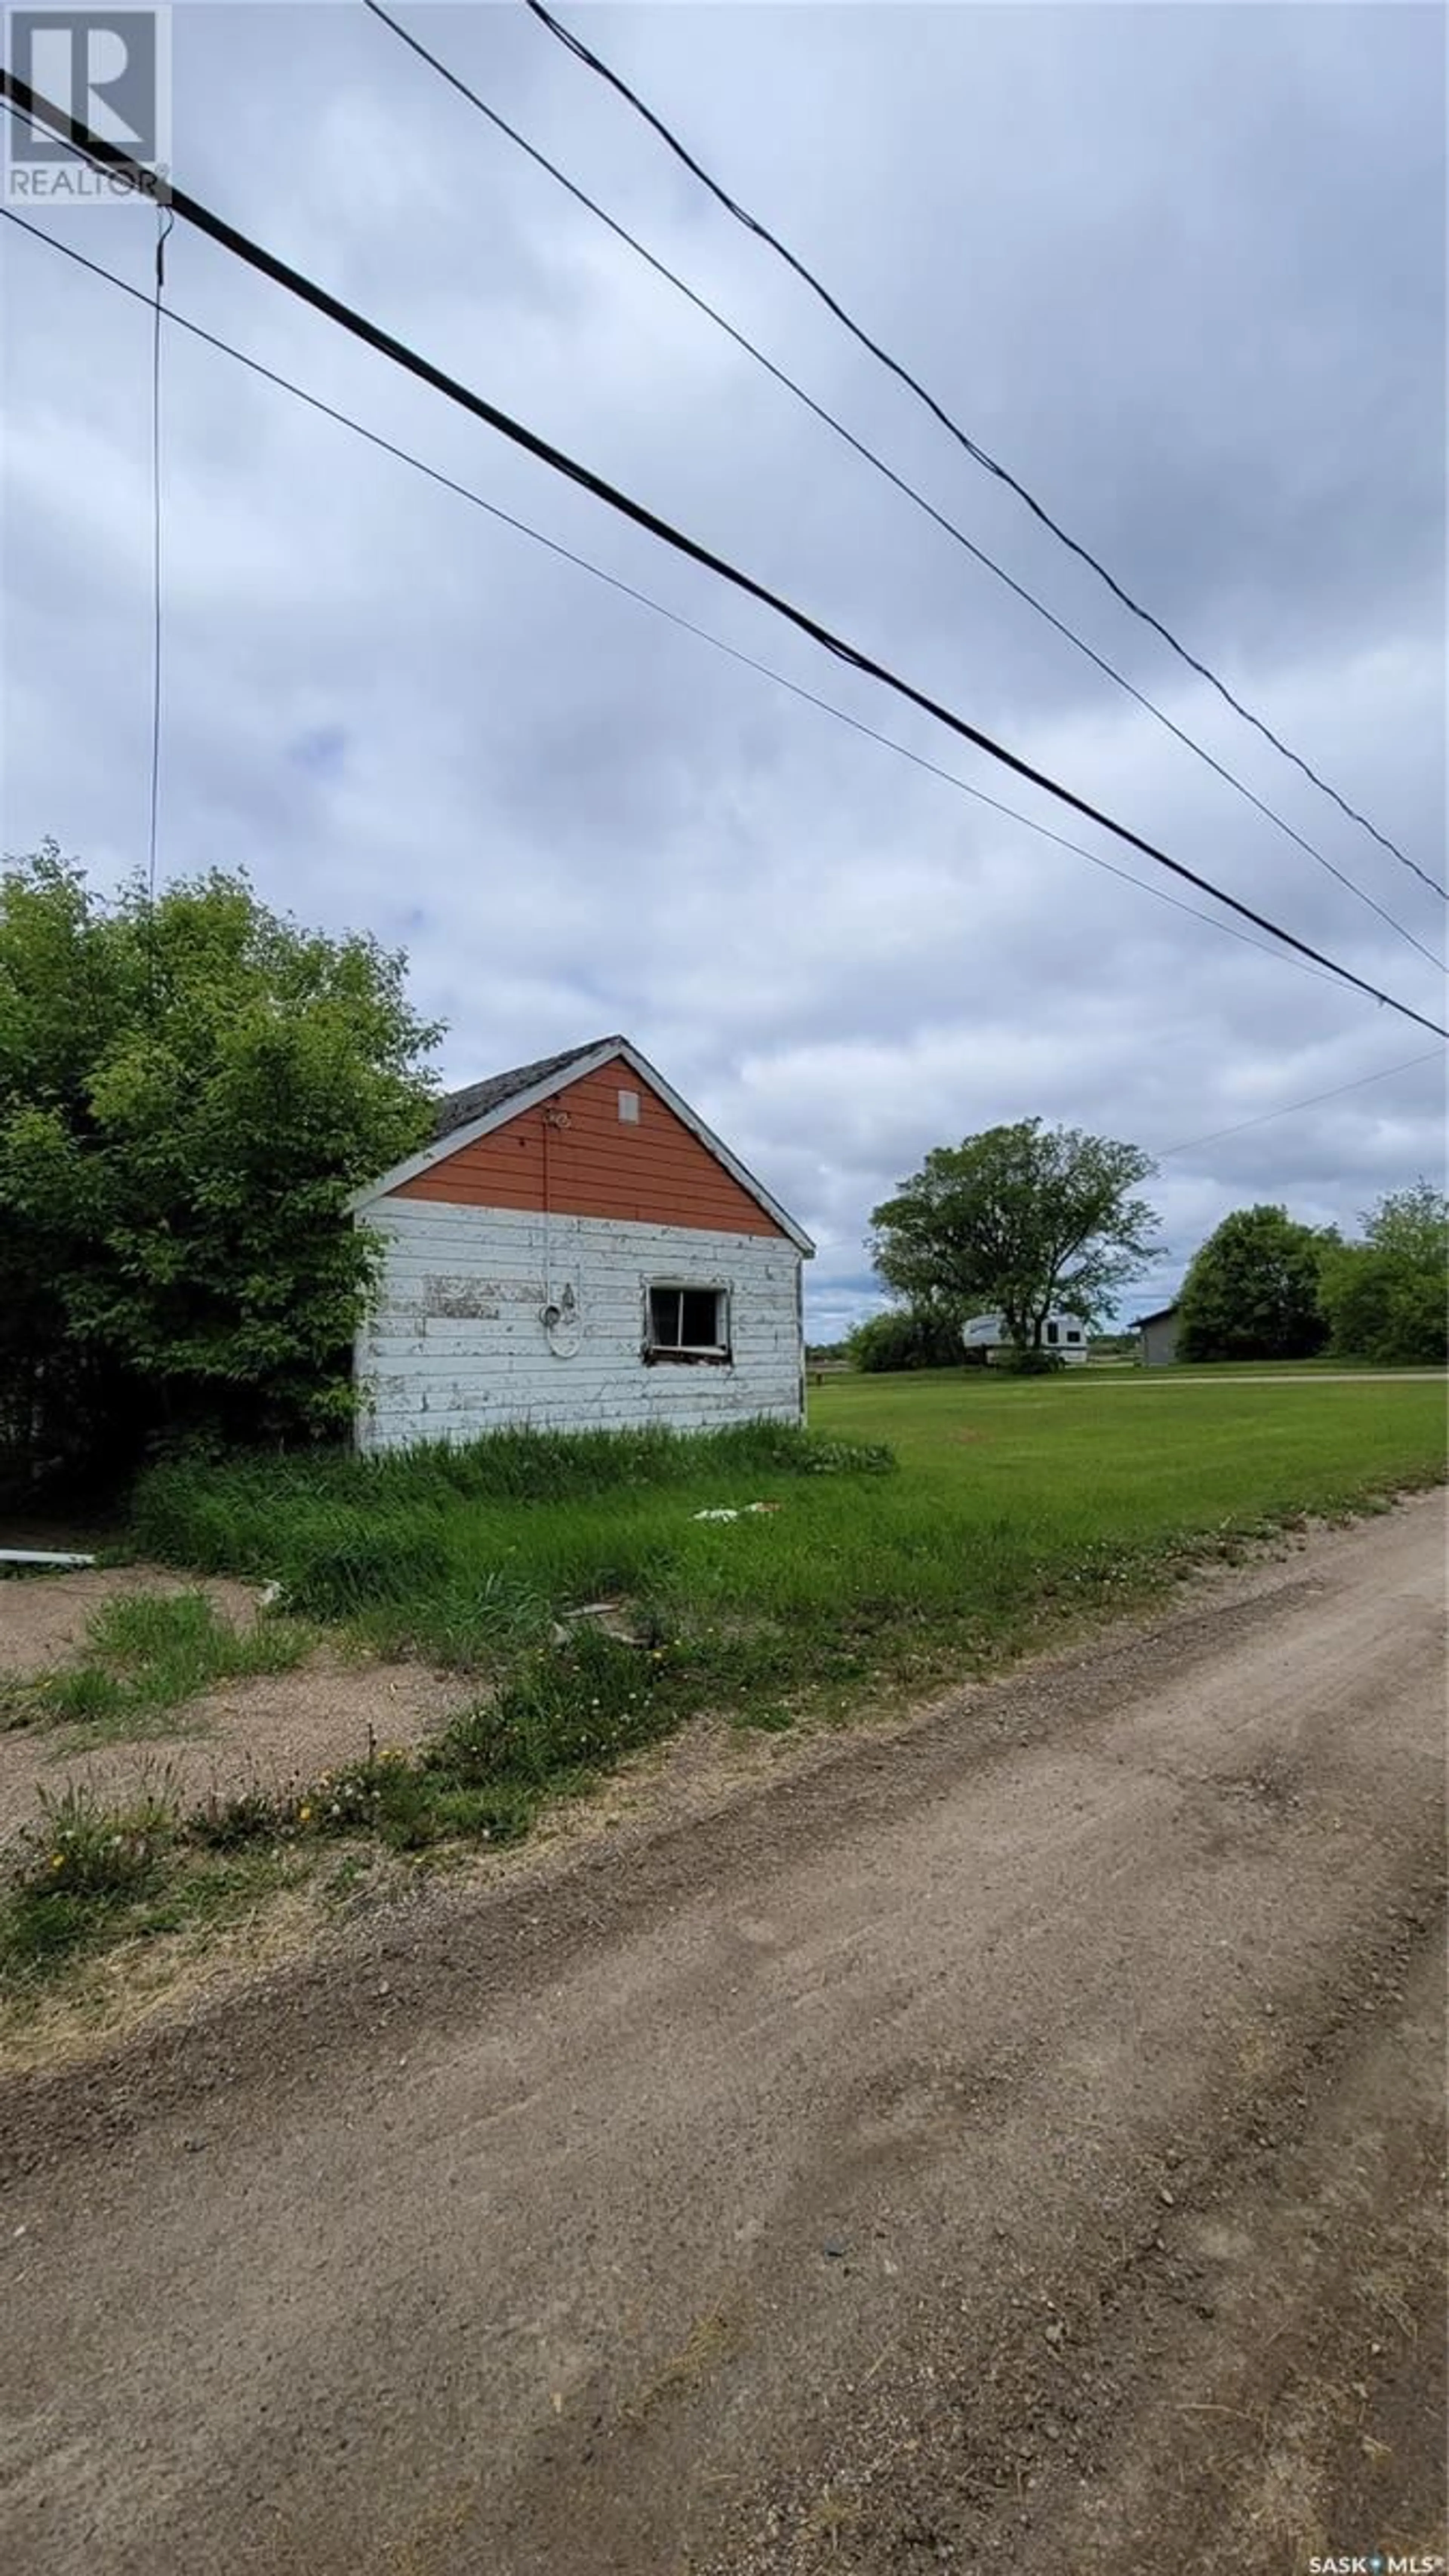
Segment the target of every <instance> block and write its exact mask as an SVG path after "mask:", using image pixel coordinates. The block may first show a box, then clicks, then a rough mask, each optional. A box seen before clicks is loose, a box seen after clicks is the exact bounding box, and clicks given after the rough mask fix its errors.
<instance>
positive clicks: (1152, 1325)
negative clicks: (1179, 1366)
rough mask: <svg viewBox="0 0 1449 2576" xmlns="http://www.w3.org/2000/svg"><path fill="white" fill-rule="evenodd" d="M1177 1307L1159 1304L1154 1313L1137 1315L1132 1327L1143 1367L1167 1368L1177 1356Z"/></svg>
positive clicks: (1174, 1302)
mask: <svg viewBox="0 0 1449 2576" xmlns="http://www.w3.org/2000/svg"><path fill="white" fill-rule="evenodd" d="M1177 1323H1178V1307H1177V1302H1176V1300H1175V1299H1174V1301H1173V1303H1172V1304H1171V1305H1170V1306H1160V1307H1159V1308H1158V1310H1157V1313H1156V1314H1155V1315H1139V1316H1138V1318H1137V1321H1136V1323H1135V1324H1134V1325H1133V1327H1132V1329H1133V1331H1134V1333H1135V1334H1136V1335H1137V1349H1138V1355H1139V1357H1140V1358H1141V1361H1142V1365H1143V1367H1144V1368H1167V1367H1169V1366H1170V1365H1171V1363H1172V1361H1174V1360H1175V1359H1176V1357H1177Z"/></svg>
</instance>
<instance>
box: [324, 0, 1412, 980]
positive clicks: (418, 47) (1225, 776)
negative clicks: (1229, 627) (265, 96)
mask: <svg viewBox="0 0 1449 2576" xmlns="http://www.w3.org/2000/svg"><path fill="white" fill-rule="evenodd" d="M362 5H363V7H364V8H365V9H366V10H368V12H369V13H370V15H371V16H372V17H374V18H376V19H378V20H379V21H380V22H381V24H382V25H383V26H385V27H387V28H388V29H389V30H390V31H391V33H392V34H393V35H394V36H396V37H397V39H398V41H399V42H400V43H401V44H404V45H406V46H407V48H408V50H409V52H410V53H413V54H415V55H416V56H417V57H418V59H419V60H420V61H422V62H424V63H426V64H427V65H428V67H429V69H430V70H432V71H434V72H436V73H437V75H438V77H439V79H440V80H443V81H445V82H446V83H447V85H448V87H449V88H450V89H453V90H455V91H456V92H457V93H458V95H459V96H460V97H461V98H463V99H465V100H466V101H467V103H468V105H469V106H470V107H472V108H475V109H476V110H477V112H478V114H479V115H480V116H482V117H485V118H486V119H487V121H488V123H489V124H490V125H492V126H494V127H495V128H496V130H497V131H498V132H499V133H500V134H503V135H505V136H506V137H507V139H508V141H509V142H510V143H513V144H516V145H517V147H518V149H519V150H520V151H521V152H523V153H524V154H526V156H527V158H528V159H529V160H530V161H532V162H533V163H535V165H536V166H537V167H538V168H539V169H541V170H544V171H546V172H547V174H548V176H549V177H550V178H551V179H553V180H555V181H556V182H557V184H558V186H559V187H561V188H563V189H564V190H565V191H566V193H567V194H568V195H569V196H570V197H572V198H573V199H574V200H575V202H576V203H577V204H579V205H581V206H583V207H585V208H586V209H587V210H588V212H589V213H590V214H591V215H593V216H595V217H596V218H597V220H598V221H599V222H600V223H601V224H603V225H604V226H605V227H606V228H607V230H608V231H609V232H611V233H612V234H613V235H614V236H615V238H616V239H617V240H619V241H621V242H623V243H625V244H626V245H627V247H628V248H629V249H630V250H631V251H633V252H635V253H636V255H637V256H638V257H639V258H640V259H642V260H643V261H644V263H645V265H646V266H647V267H648V268H650V269H652V270H653V272H654V273H655V275H656V276H658V277H661V278H663V279H664V280H665V281H666V283H667V284H668V285H670V286H672V287H673V288H675V289H676V291H677V292H678V293H679V294H680V295H682V296H683V297H684V298H685V299H686V301H687V302H688V303H689V304H692V305H693V306H694V308H695V310H696V311H697V312H700V313H702V314H704V315H705V316H706V318H707V319H708V320H709V321H711V322H713V323H715V324H716V325H717V326H718V328H719V329H720V330H721V331H723V332H724V333H725V334H726V335H727V337H728V338H729V339H731V340H732V341H734V343H735V345H736V347H738V348H740V349H743V350H744V351H745V353H746V355H747V356H748V357H751V358H753V359H754V360H755V362H756V363H757V365H759V366H761V367H763V368H764V370H765V372H766V374H767V375H770V376H773V378H774V379H775V382H776V383H777V384H779V385H782V386H783V387H784V388H785V390H786V392H787V393H790V394H792V395H793V396H794V397H795V399H796V401H797V402H800V403H802V404H803V405H804V407H805V409H806V410H807V411H809V412H811V413H813V414H814V416H815V418H816V419H817V420H819V421H821V422H823V424H824V425H825V427H826V428H827V429H829V430H830V431H831V432H832V433H833V434H834V436H835V437H837V438H839V439H842V440H843V441H844V443H845V445H846V446H847V447H850V448H852V449H853V450H854V451H855V453H856V455H857V456H859V457H861V458H862V459H863V460H864V461H865V463H866V464H867V465H870V466H872V467H873V468H874V470H875V471H876V472H877V473H878V474H880V475H882V476H883V477H884V478H885V480H886V481H887V482H888V483H890V484H893V485H894V487H895V489H896V490H897V491H898V492H900V493H902V494H903V495H904V496H905V498H906V499H907V500H908V501H910V502H912V503H913V504H914V506H915V507H916V508H917V509H918V510H920V511H922V512H923V513H924V514H925V516H926V517H927V518H928V519H930V520H932V521H933V522H934V523H935V525H936V526H937V527H938V528H940V529H941V530H942V531H943V533H944V534H945V535H946V536H948V537H950V538H952V539H953V540H954V542H955V543H956V544H957V545H958V546H961V547H962V548H963V549H964V551H965V552H966V553H967V554H969V555H970V556H971V557H972V558H973V560H974V561H975V562H977V563H979V564H980V565H982V566H983V567H984V569H985V570H986V571H987V572H989V573H992V574H993V575H994V576H995V578H996V579H997V580H998V581H999V582H1001V583H1003V584H1004V586H1005V587H1006V589H1008V590H1009V591H1011V592H1012V593H1013V595H1014V596H1015V597H1016V598H1017V599H1019V600H1021V601H1023V602H1024V603H1025V605H1026V606H1027V607H1028V608H1030V609H1032V610H1034V612H1035V613H1036V615H1037V616H1038V617H1041V618H1043V619H1044V620H1045V622H1046V623H1047V625H1048V626H1050V627H1052V628H1053V629H1054V630H1055V632H1056V633H1057V634H1058V635H1060V636H1062V637H1064V639H1065V640H1066V642H1067V643H1069V644H1071V645H1073V646H1074V647H1075V649H1076V650H1077V651H1078V652H1079V653H1081V654H1083V655H1084V656H1085V658H1086V659H1087V660H1088V661H1089V662H1091V663H1092V664H1093V665H1094V666H1095V668H1096V669H1097V670H1099V671H1101V672H1102V673H1103V674H1104V676H1105V677H1106V678H1107V679H1109V680H1111V681H1112V682H1113V684H1114V685H1115V686H1116V687H1117V688H1119V689H1121V690H1123V691H1124V693H1125V694H1126V695H1127V696H1128V697H1129V698H1131V699H1132V700H1133V701H1134V702H1135V703H1136V705H1138V706H1139V707H1141V708H1143V710H1144V711H1145V712H1146V713H1147V714H1148V715H1150V716H1151V717H1153V719H1154V720H1155V721H1156V722H1157V723H1158V724H1160V725H1162V726H1163V727H1164V728H1165V730H1166V731H1167V732H1168V733H1170V734H1171V735H1172V736H1173V737H1174V739H1175V740H1176V741H1178V742H1180V743H1181V744H1182V745H1183V746H1184V748H1185V749H1186V750H1188V751H1190V752H1192V753H1193V755H1194V757H1195V758H1196V759H1198V760H1200V761H1202V762H1203V763H1204V765H1205V766H1206V767H1207V768H1209V769H1211V770H1212V771H1214V772H1215V774H1216V775H1217V776H1218V777H1219V778H1221V779H1222V780H1223V781H1224V782H1225V784H1226V785H1227V786H1229V787H1231V788H1232V789H1233V790H1234V791H1235V793H1236V794H1238V795H1239V796H1241V797H1242V798H1243V799H1244V800H1245V801H1246V803H1248V804H1249V805H1251V806H1252V807H1253V808H1254V810H1255V811H1256V812H1257V813H1259V814H1261V815H1262V816H1263V818H1264V820H1265V821H1266V822H1269V823H1271V824H1273V825H1274V827H1275V828H1276V829H1277V830H1278V831H1280V832H1282V833H1283V834H1284V835H1285V836H1286V838H1287V839H1288V840H1290V841H1292V842H1294V843H1295V844H1296V846H1297V847H1298V848H1299V849H1300V850H1302V851H1303V852H1304V853H1305V855H1306V856H1307V857H1308V858H1310V859H1312V860H1313V861H1314V863H1315V865H1316V866H1318V867H1320V868H1322V869H1324V870H1325V871H1326V873H1327V874H1328V875H1329V876H1331V877H1333V878H1335V879H1336V880H1337V882H1338V884H1339V885H1341V886H1342V887H1344V889H1345V890H1346V892H1348V893H1349V894H1351V895H1353V896H1355V897H1356V898H1357V900H1358V901H1359V902H1360V903H1362V904H1366V905H1367V907H1368V909H1369V911H1370V912H1374V913H1377V915H1378V917H1379V919H1380V920H1381V921H1383V922H1385V923H1387V925H1388V927H1389V928H1390V929H1391V930H1394V931H1396V932H1397V933H1398V935H1399V937H1400V938H1401V939H1404V940H1406V941H1407V942H1408V944H1409V946H1410V947H1411V948H1414V949H1417V951H1418V953H1419V955H1420V956H1421V957H1423V958H1425V959H1427V961H1428V963H1429V964H1430V965H1431V966H1434V967H1436V968H1438V969H1439V971H1440V972H1442V971H1443V960H1442V959H1441V958H1439V957H1437V956H1436V955H1435V954H1434V951H1433V950H1432V949H1431V948H1428V947H1426V945H1425V943H1424V942H1423V940H1421V939H1420V938H1419V937H1418V935H1417V933H1416V932H1414V931H1412V930H1411V929H1409V927H1408V925H1407V923H1405V922H1402V921H1400V920H1399V918H1398V916H1397V914H1395V913H1392V912H1390V911H1389V909H1388V907H1387V906H1386V905H1385V904H1382V903H1380V902H1379V901H1378V899H1377V897H1376V896H1374V895H1372V894H1370V893H1369V892H1368V891H1367V889H1366V888H1365V887H1363V886H1361V885H1359V884H1358V882H1357V881H1356V879H1355V878H1353V877H1351V876H1349V875H1348V874H1347V872H1346V871H1345V870H1344V869H1342V868H1340V867H1338V866H1337V865H1336V864H1335V863H1334V861H1333V860H1332V859H1330V858H1329V857H1327V856H1326V854H1325V853H1324V852H1323V851H1322V850H1320V849H1318V848H1317V847H1316V845H1315V844H1314V843H1313V842H1312V841H1310V840H1309V839H1308V838H1307V837H1306V835H1305V834H1304V833H1302V832H1300V831H1299V830H1298V829H1297V827H1296V825H1295V824H1293V823H1290V822H1289V821H1288V819H1287V817H1286V816H1285V815H1282V814H1280V813H1278V812H1277V810H1276V809H1275V808H1274V807H1273V806H1272V805H1270V804H1268V802H1267V801H1266V799H1265V798H1263V797H1261V796H1259V795H1258V793H1257V792H1256V790H1255V789H1254V788H1252V787H1250V786H1249V785H1248V784H1247V782H1246V780H1244V779H1242V778H1239V777H1238V776H1237V774H1236V772H1235V771H1233V770H1231V769H1229V768H1228V766H1227V764H1226V763H1225V762H1224V761H1221V760H1219V759H1218V757H1217V756H1216V754H1215V753H1214V752H1211V751H1209V750H1208V748H1207V746H1206V744H1204V743H1201V742H1199V741H1198V740H1197V738H1196V736H1195V735H1193V734H1191V733H1189V732H1188V731H1187V729H1186V727H1185V726H1183V725H1180V724H1179V723H1178V722H1177V721H1176V719H1175V718H1174V717H1172V716H1170V715H1169V714H1168V713H1167V711H1166V709H1165V708H1164V707H1160V706H1159V705H1158V704H1157V703H1156V701H1155V700H1154V699H1152V698H1150V697H1149V696H1148V695H1147V693H1146V691H1145V690H1144V689H1141V688H1139V687H1138V685H1137V683H1136V682H1135V681H1134V680H1130V679H1129V678H1128V677H1127V674H1126V672H1125V671H1122V670H1119V669H1118V667H1117V665H1116V664H1115V663H1114V662H1112V661H1110V660H1109V659H1108V657H1107V656H1106V654H1105V653H1101V652H1099V651H1098V650H1097V648H1096V646H1095V645H1093V644H1089V643H1088V642H1087V640H1086V638H1085V636H1082V635H1079V634H1078V633H1077V631H1076V628H1075V627H1073V626H1071V625H1069V624H1068V623H1067V621H1066V619H1065V618H1063V617H1059V616H1058V615H1057V613H1056V611H1055V609H1053V608H1049V607H1048V605H1047V603H1046V601H1045V600H1043V599H1039V598H1038V597H1037V595H1036V593H1035V592H1034V591H1032V590H1030V589H1028V587H1027V585H1026V584H1025V582H1022V581H1018V580H1017V578H1016V576H1015V574H1014V573H1010V572H1008V571H1007V569H1006V567H1005V565H1004V564H1001V563H998V562H997V560H996V558H995V556H994V555H991V554H988V552H987V551H986V549H985V547H984V546H981V545H978V544H977V543H976V541H975V539H974V538H972V537H969V536H967V534H966V532H965V530H964V529H963V528H960V527H958V526H957V525H956V522H955V521H954V520H953V519H951V518H948V517H947V515H946V513H945V511H944V510H940V509H938V508H937V506H936V504H935V503H934V502H933V501H931V500H928V499H927V497H926V495H925V494H924V493H923V492H922V491H920V490H919V489H918V488H917V486H916V485H915V484H913V483H911V482H910V481H909V480H908V479H907V477H906V476H905V475H903V474H901V473H898V472H897V470H896V468H895V467H894V466H893V465H889V464H887V462H886V460H885V458H884V457H883V456H881V455H879V454H878V453H877V451H876V450H875V449H874V448H872V447H870V446H869V445H868V444H867V443H866V441H865V440H864V439H862V438H859V437H857V435H856V433H855V432H854V430H852V429H850V428H848V427H847V426H846V424H845V422H844V421H842V420H841V419H840V418H839V416H838V415H837V414H836V413H835V412H833V411H831V410H830V409H829V408H828V406H827V405H826V404H824V403H822V402H820V401H818V400H817V398H816V397H815V395H813V394H811V393H809V392H807V391H806V389H805V387H804V386H803V385H802V384H800V383H799V382H798V380H797V379H796V378H795V377H794V376H792V375H790V374H789V372H788V371H787V370H786V369H785V368H784V367H782V366H780V365H779V364H778V363H777V362H776V360H775V359H773V358H771V357H770V356H768V355H767V353H766V352H765V350H763V349H762V348H760V346H759V345H758V343H757V342H756V341H754V340H752V339H751V338H750V337H749V335H748V333H747V332H744V331H742V330H740V329H739V327H738V325H737V324H735V323H733V322H731V321H730V319H729V317H728V315H727V314H724V313H722V312H721V311H720V310H719V307H718V306H717V305H715V304H712V303H711V302H710V300H709V298H708V297H707V296H705V295H701V294H700V293H699V292H698V290H697V289H696V288H694V287H692V286H691V285H690V284H689V283H688V281H687V279H685V278H683V277H681V276H680V275H679V273H678V271H677V270H676V269H673V268H671V267H670V266H669V264H668V262H667V261H666V260H663V259H660V258H659V257H658V255H657V254H656V253H655V252H654V251H652V250H650V249H649V248H648V246H647V245H646V244H645V243H644V242H642V241H640V239H639V238H638V236H637V234H635V233H633V232H631V231H630V230H629V228H628V226H627V225H626V224H622V223H620V222H619V220H618V219H617V217H616V216H614V215H611V214H610V213H609V212H608V210H607V208H606V207H604V206H601V205H600V204H599V202H598V200H597V199H596V198H594V197H591V196H590V195H589V193H588V190H587V189H585V188H582V187H580V185H579V184H578V182H577V181H576V180H574V179H571V178H570V177H569V175H568V172H567V171H566V170H563V169H561V168H560V167H559V165H558V163H557V162H556V161H553V160H551V159H550V157H549V155H548V154H547V153H546V152H543V151H541V150H540V149H539V147H538V145H537V144H534V143H530V142H529V140H528V138H527V136H526V135H524V134H521V133H520V132H519V130H518V128H517V126H515V125H513V124H511V123H510V121H509V119H508V118H507V117H506V116H504V115H502V114H501V112H500V111H499V110H498V109H497V108H496V107H493V106H491V105H490V103H489V101H488V100H487V99H485V98H483V97H482V96H480V94H479V92H478V91H477V90H476V89H473V88H472V87H471V86H470V84H469V83H468V82H467V81H465V80H464V79H463V77H462V75H461V73H459V72H457V71H455V70H454V69H453V68H452V66H451V65H450V64H448V63H446V62H444V61H443V59H442V57H441V55H439V54H435V53H434V52H433V51H432V49H431V47H429V46H428V45H425V44H424V43H423V41H422V39H421V37H420V36H416V35H414V34H413V33H412V31H411V29H409V28H407V27H405V26H404V25H403V24H402V22H401V20H400V19H398V18H395V17H394V16H393V15H392V12H391V11H390V10H389V9H386V8H384V7H383V5H382V0H362Z"/></svg>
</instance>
